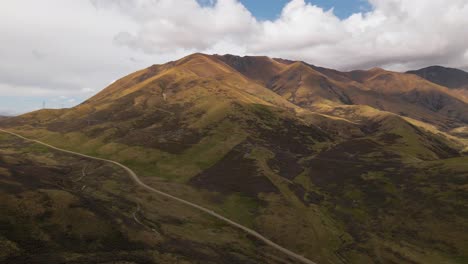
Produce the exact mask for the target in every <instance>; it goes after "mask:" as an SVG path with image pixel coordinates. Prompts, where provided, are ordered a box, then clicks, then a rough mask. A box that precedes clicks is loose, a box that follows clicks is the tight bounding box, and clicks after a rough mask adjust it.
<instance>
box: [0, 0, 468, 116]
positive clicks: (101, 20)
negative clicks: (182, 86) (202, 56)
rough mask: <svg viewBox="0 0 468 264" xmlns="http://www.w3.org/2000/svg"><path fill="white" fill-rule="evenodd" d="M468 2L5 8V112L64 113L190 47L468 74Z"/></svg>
mask: <svg viewBox="0 0 468 264" xmlns="http://www.w3.org/2000/svg"><path fill="white" fill-rule="evenodd" d="M467 28H468V1H466V0H450V1H447V0H368V1H367V0H41V1H37V0H15V1H1V2H0V41H1V45H0V115H1V114H20V113H24V112H28V111H32V110H36V109H40V108H42V106H43V104H45V106H46V108H60V107H71V106H74V105H76V104H79V103H81V102H82V101H83V100H85V99H87V98H89V97H90V96H92V95H94V94H96V93H97V92H99V91H100V90H102V89H103V88H105V87H106V86H108V85H109V84H111V83H112V82H113V81H115V80H116V79H118V78H121V77H123V76H125V75H127V74H129V73H132V72H134V71H136V70H139V69H142V68H145V67H148V66H150V65H152V64H160V63H164V62H167V61H170V60H176V59H179V58H181V57H183V56H185V55H188V54H190V53H194V52H204V53H209V54H213V53H216V54H226V53H229V54H236V55H267V56H271V57H281V58H286V59H293V60H302V61H306V62H308V63H311V64H314V65H319V66H323V67H329V68H335V69H338V70H351V69H368V68H372V67H383V68H386V69H390V70H397V71H405V70H409V69H418V68H421V67H426V66H429V65H442V66H449V67H457V68H461V69H464V70H468V34H466V32H467V31H466V29H467Z"/></svg>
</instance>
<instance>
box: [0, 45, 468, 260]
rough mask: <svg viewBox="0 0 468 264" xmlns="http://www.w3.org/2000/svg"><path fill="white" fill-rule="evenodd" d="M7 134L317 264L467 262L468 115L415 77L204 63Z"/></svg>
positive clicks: (164, 70)
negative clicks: (85, 162)
mask: <svg viewBox="0 0 468 264" xmlns="http://www.w3.org/2000/svg"><path fill="white" fill-rule="evenodd" d="M0 127H2V128H6V129H10V130H12V131H16V132H17V133H20V134H22V135H25V136H28V137H32V138H36V139H40V140H42V141H44V142H47V143H50V144H52V145H55V146H58V147H62V148H66V149H70V150H74V151H78V152H81V153H86V154H89V155H93V156H97V157H102V158H107V159H112V160H116V161H118V162H121V163H123V164H125V165H127V166H129V167H130V168H132V169H133V170H134V171H136V172H137V173H138V175H140V176H141V178H142V179H143V181H144V182H146V183H147V184H148V185H150V186H153V187H155V188H157V189H161V190H164V191H165V192H167V193H170V194H173V195H176V196H179V197H182V198H184V199H186V200H190V201H193V202H195V203H197V204H200V205H203V206H205V207H207V208H211V209H212V210H214V211H216V212H219V213H220V214H222V215H224V216H226V217H228V218H231V219H233V220H235V221H237V222H239V223H241V224H243V225H245V226H247V227H250V228H252V229H255V230H257V231H258V232H259V233H261V234H263V235H264V236H266V237H268V238H269V239H271V240H273V241H274V242H276V243H278V244H280V245H282V246H284V247H286V248H288V249H290V250H292V251H294V252H296V253H298V254H301V255H304V256H305V257H307V258H309V259H311V260H313V261H315V262H317V263H376V262H379V263H461V262H463V261H464V260H466V258H467V256H468V252H467V250H466V249H467V248H468V244H467V242H466V240H465V239H464V236H463V234H464V232H463V230H466V228H468V226H467V224H466V223H468V221H466V220H468V215H466V213H464V212H467V210H466V209H467V208H466V205H467V204H468V203H467V202H468V201H467V200H468V199H467V197H466V195H465V194H464V193H465V192H464V191H465V190H464V186H465V185H466V184H467V183H468V166H466V164H468V157H467V155H466V153H467V152H466V151H467V150H468V148H467V146H468V138H467V136H466V133H465V132H466V129H467V127H468V103H467V101H466V100H465V99H464V98H460V97H459V96H457V94H456V93H454V91H453V90H451V89H449V88H447V87H443V86H440V85H437V84H434V83H432V82H429V81H427V80H424V79H423V78H420V77H418V76H416V75H412V74H404V73H396V72H390V71H386V70H383V69H379V68H374V69H371V70H368V71H361V70H360V71H351V72H340V71H336V70H332V69H326V68H322V67H317V66H314V65H310V64H307V63H304V62H298V61H289V60H283V59H274V58H268V57H254V56H246V57H238V56H233V55H206V54H199V53H197V54H192V55H189V56H187V57H184V58H182V59H180V60H177V61H173V62H168V63H166V64H161V65H153V66H151V67H149V68H147V69H143V70H140V71H137V72H135V73H132V74H130V75H128V76H125V77H123V78H122V79H120V80H118V81H116V82H114V83H113V84H111V85H110V86H109V87H107V88H105V89H104V90H102V91H101V92H100V93H98V94H97V95H95V96H93V97H92V98H90V99H88V100H87V101H85V102H84V103H82V104H80V105H78V106H76V107H74V108H70V109H60V110H50V109H45V110H39V111H35V112H31V113H28V114H25V115H21V116H18V117H13V118H9V119H7V120H3V121H0ZM101 177H105V176H101ZM130 194H131V193H130ZM130 194H129V195H130ZM146 205H147V206H148V210H149V209H150V208H152V206H155V207H157V204H154V205H152V204H151V202H148V203H146ZM154 210H156V209H154ZM177 213H181V212H180V211H178V212H177ZM188 228H189V227H188ZM184 232H188V231H187V229H184ZM222 239H223V238H222V237H220V238H219V240H222ZM214 241H217V239H214ZM223 241H224V240H223ZM205 242H206V241H205ZM258 244H259V243H256V244H255V245H258ZM158 245H160V244H158ZM163 248H164V247H163ZM207 250H208V249H207ZM184 254H185V253H184ZM242 254H245V253H242ZM253 261H254V262H258V261H259V260H253ZM227 263H230V262H227ZM258 263H262V262H261V261H260V262H258Z"/></svg>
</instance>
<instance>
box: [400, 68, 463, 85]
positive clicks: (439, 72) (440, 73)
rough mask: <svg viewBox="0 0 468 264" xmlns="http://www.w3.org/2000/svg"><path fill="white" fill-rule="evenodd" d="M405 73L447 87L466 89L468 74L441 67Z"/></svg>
mask: <svg viewBox="0 0 468 264" xmlns="http://www.w3.org/2000/svg"><path fill="white" fill-rule="evenodd" d="M407 73H411V74H416V75H418V76H420V77H422V78H424V79H426V80H428V81H431V82H433V83H436V84H439V85H442V86H445V87H448V88H463V89H468V72H465V71H462V70H459V69H454V68H446V67H442V66H430V67H427V68H422V69H419V70H415V71H408V72H407Z"/></svg>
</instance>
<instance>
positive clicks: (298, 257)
mask: <svg viewBox="0 0 468 264" xmlns="http://www.w3.org/2000/svg"><path fill="white" fill-rule="evenodd" d="M0 131H1V132H4V133H7V134H10V135H13V136H16V137H19V138H22V139H24V140H26V141H30V142H35V143H37V144H41V145H43V146H46V147H49V148H52V149H55V150H58V151H61V152H65V153H69V154H72V155H76V156H80V157H84V158H89V159H93V160H100V161H105V162H109V163H112V164H114V165H116V166H118V167H120V168H122V169H124V170H125V171H126V172H127V173H128V175H129V176H130V177H131V178H132V179H133V181H135V183H136V184H137V185H139V186H141V187H142V188H144V189H147V190H148V191H151V192H153V193H156V194H159V195H161V196H164V197H167V198H169V199H172V200H175V201H178V202H180V203H183V204H185V205H187V206H190V207H193V208H196V209H198V210H200V211H202V212H204V213H207V214H209V215H211V216H213V217H215V218H217V219H219V220H221V221H224V222H225V223H227V224H229V225H231V226H233V227H236V228H238V229H240V230H242V231H244V232H245V233H247V234H249V235H251V236H253V237H255V238H257V239H258V240H260V241H262V242H264V243H265V244H267V245H269V246H271V247H273V248H275V249H277V250H278V251H281V252H282V253H284V254H286V255H287V256H289V257H291V258H294V259H296V260H298V261H300V262H302V263H305V264H317V263H315V262H313V261H311V260H309V259H307V258H305V257H304V256H301V255H299V254H297V253H294V252H292V251H291V250H289V249H287V248H284V247H282V246H280V245H278V244H276V243H275V242H273V241H271V240H269V239H268V238H266V237H264V236H263V235H261V234H260V233H258V232H256V231H254V230H252V229H250V228H248V227H245V226H243V225H241V224H239V223H236V222H234V221H232V220H230V219H228V218H226V217H224V216H222V215H220V214H217V213H215V212H214V211H213V210H210V209H207V208H205V207H203V206H200V205H197V204H194V203H192V202H189V201H186V200H184V199H181V198H178V197H176V196H173V195H171V194H168V193H165V192H163V191H159V190H157V189H155V188H153V187H151V186H149V185H146V184H145V183H144V182H142V181H141V180H140V178H139V177H138V176H137V175H136V173H135V172H133V171H132V170H131V169H130V168H128V167H127V166H125V165H123V164H121V163H118V162H116V161H113V160H108V159H103V158H97V157H93V156H89V155H86V154H82V153H78V152H74V151H70V150H66V149H61V148H57V147H54V146H52V145H49V144H47V143H44V142H41V141H39V140H34V139H29V138H26V137H23V136H21V135H19V134H16V133H14V132H10V131H6V130H3V129H0Z"/></svg>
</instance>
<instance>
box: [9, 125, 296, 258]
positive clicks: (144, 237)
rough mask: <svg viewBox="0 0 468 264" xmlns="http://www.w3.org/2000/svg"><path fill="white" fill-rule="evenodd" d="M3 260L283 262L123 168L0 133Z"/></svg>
mask: <svg viewBox="0 0 468 264" xmlns="http://www.w3.org/2000/svg"><path fill="white" fill-rule="evenodd" d="M0 145H1V148H0V149H1V150H0V188H1V189H0V197H1V201H2V202H1V205H2V206H1V207H0V208H1V209H0V210H1V214H2V215H3V216H4V217H2V219H1V220H0V221H1V225H0V226H1V229H0V248H1V250H0V252H1V253H0V262H2V263H111V262H112V263H171V264H172V263H219V262H220V261H221V262H224V263H264V262H268V263H270V262H271V263H284V261H286V262H290V261H292V260H287V258H285V257H284V256H281V254H278V253H277V252H274V250H272V249H270V248H266V247H265V246H263V245H261V244H260V243H258V242H257V241H255V240H252V239H250V238H249V237H246V236H245V235H244V234H242V233H239V232H238V231H237V230H233V229H232V228H231V227H228V226H225V225H224V224H223V223H221V222H218V221H215V220H214V219H211V218H210V217H207V216H205V215H203V214H201V213H199V212H198V211H193V210H192V209H191V208H187V207H186V206H184V205H180V204H178V203H175V202H173V201H169V200H166V199H163V198H161V197H159V196H155V195H153V194H150V193H148V192H145V191H142V190H140V189H138V188H137V187H135V185H134V184H133V182H131V181H130V179H129V178H128V176H127V175H125V173H124V172H123V171H120V170H118V169H116V168H115V167H112V166H110V165H108V164H105V163H102V162H98V161H90V160H86V159H82V158H77V157H75V156H71V155H64V154H63V153H58V152H55V151H51V150H50V149H48V148H46V147H44V146H42V145H37V144H33V143H27V142H25V141H23V140H21V139H18V138H15V137H12V136H9V135H6V134H4V133H1V134H0Z"/></svg>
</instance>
